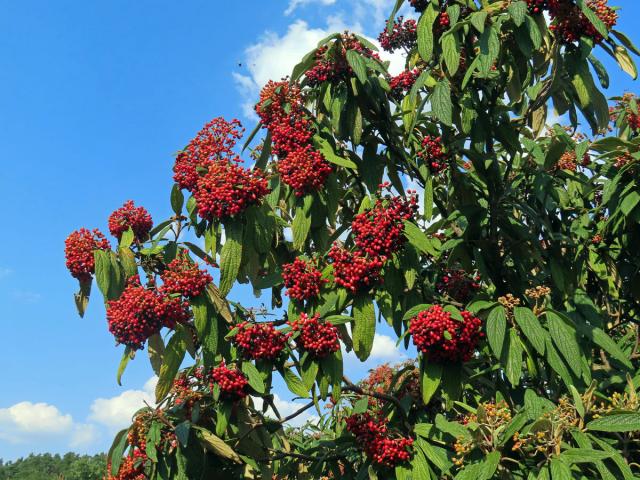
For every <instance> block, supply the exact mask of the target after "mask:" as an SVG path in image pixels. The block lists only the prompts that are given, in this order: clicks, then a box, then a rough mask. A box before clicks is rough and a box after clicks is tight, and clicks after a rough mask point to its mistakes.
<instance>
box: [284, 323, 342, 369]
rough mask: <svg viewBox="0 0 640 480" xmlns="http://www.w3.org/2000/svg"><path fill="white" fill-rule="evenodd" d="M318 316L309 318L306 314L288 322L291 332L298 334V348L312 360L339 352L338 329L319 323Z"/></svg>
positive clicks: (330, 324) (329, 324)
mask: <svg viewBox="0 0 640 480" xmlns="http://www.w3.org/2000/svg"><path fill="white" fill-rule="evenodd" d="M319 319H320V314H319V313H316V314H315V315H314V316H313V317H309V316H308V315H307V314H306V313H302V314H300V317H299V318H298V319H297V320H294V321H293V322H290V325H291V330H293V332H299V333H300V335H299V336H298V337H297V338H296V343H297V344H298V346H299V347H300V348H301V349H302V350H305V351H307V352H309V354H310V355H311V356H312V357H313V358H324V357H326V356H327V355H331V354H332V353H334V352H337V351H338V350H340V342H339V341H338V329H337V328H336V327H335V326H334V325H333V324H332V323H331V322H322V323H321V322H320V321H319Z"/></svg>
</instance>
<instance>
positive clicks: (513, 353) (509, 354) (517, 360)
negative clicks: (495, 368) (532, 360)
mask: <svg viewBox="0 0 640 480" xmlns="http://www.w3.org/2000/svg"><path fill="white" fill-rule="evenodd" d="M522 353H523V348H522V344H521V343H520V337H519V336H518V332H517V331H516V330H515V329H514V328H510V329H509V340H508V342H507V350H506V352H505V354H506V361H505V362H504V363H505V375H506V376H507V379H508V380H509V382H511V385H514V386H515V385H518V384H519V383H520V377H521V376H522Z"/></svg>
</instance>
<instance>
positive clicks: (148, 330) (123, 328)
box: [107, 275, 189, 349]
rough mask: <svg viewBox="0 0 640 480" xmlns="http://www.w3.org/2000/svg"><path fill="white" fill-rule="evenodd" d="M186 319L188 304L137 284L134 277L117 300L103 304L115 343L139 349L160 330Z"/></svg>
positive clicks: (136, 277) (187, 317)
mask: <svg viewBox="0 0 640 480" xmlns="http://www.w3.org/2000/svg"><path fill="white" fill-rule="evenodd" d="M188 319H189V310H188V305H187V304H186V303H184V302H183V301H182V300H180V299H178V298H172V297H169V296H167V295H165V294H163V293H161V292H158V291H157V290H154V289H148V288H145V287H143V286H142V285H141V284H140V278H139V277H138V276H137V275H135V276H133V277H131V278H129V280H128V284H127V286H126V288H125V290H124V292H122V295H121V296H120V298H119V299H117V300H111V301H110V302H109V303H108V305H107V322H108V324H109V331H110V332H111V333H112V334H113V336H114V337H115V338H116V341H117V342H118V343H121V344H124V345H128V346H130V347H132V348H134V349H141V348H142V347H143V345H144V342H145V341H146V340H147V339H148V338H149V337H150V336H152V335H153V334H155V333H158V332H159V331H160V329H161V328H162V327H167V328H175V326H176V324H178V323H184V322H186V321H187V320H188Z"/></svg>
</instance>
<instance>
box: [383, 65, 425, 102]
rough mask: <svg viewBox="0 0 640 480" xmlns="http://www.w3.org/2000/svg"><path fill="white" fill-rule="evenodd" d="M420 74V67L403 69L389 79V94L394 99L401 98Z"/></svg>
mask: <svg viewBox="0 0 640 480" xmlns="http://www.w3.org/2000/svg"><path fill="white" fill-rule="evenodd" d="M419 76H420V69H419V68H414V69H413V70H405V71H404V72H400V73H399V74H398V75H396V76H395V77H391V80H389V87H391V96H392V97H393V98H395V99H396V100H398V101H399V100H402V98H403V97H404V96H405V95H406V94H407V93H408V92H409V90H411V87H413V84H414V83H416V80H418V77H419Z"/></svg>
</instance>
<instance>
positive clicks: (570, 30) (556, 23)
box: [547, 0, 618, 44]
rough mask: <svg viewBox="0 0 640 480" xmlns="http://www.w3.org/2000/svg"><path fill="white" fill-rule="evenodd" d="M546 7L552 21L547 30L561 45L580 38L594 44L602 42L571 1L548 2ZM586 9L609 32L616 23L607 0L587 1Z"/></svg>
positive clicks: (615, 17) (615, 14)
mask: <svg viewBox="0 0 640 480" xmlns="http://www.w3.org/2000/svg"><path fill="white" fill-rule="evenodd" d="M547 7H548V9H549V15H550V16H551V19H552V22H551V26H550V27H549V28H550V30H551V31H553V32H554V33H555V35H556V37H557V38H559V39H560V40H561V41H562V42H563V43H565V44H570V43H574V42H576V41H578V40H579V39H580V37H588V38H591V39H592V40H593V41H594V42H595V43H601V42H602V41H603V40H604V37H603V36H602V34H601V33H600V32H598V30H597V29H596V27H595V26H594V25H593V23H591V20H589V19H588V18H587V17H586V15H585V14H584V13H582V10H581V9H580V7H579V6H578V5H576V4H575V2H573V1H572V0H548V1H547ZM587 7H589V8H590V9H591V10H593V11H594V13H595V14H596V16H597V17H598V18H599V19H600V20H601V21H602V23H604V25H605V26H606V28H607V30H611V29H612V28H613V27H614V26H615V24H616V23H617V21H618V14H617V12H616V11H615V10H614V9H613V8H611V7H610V6H609V5H608V4H607V0H587Z"/></svg>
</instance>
